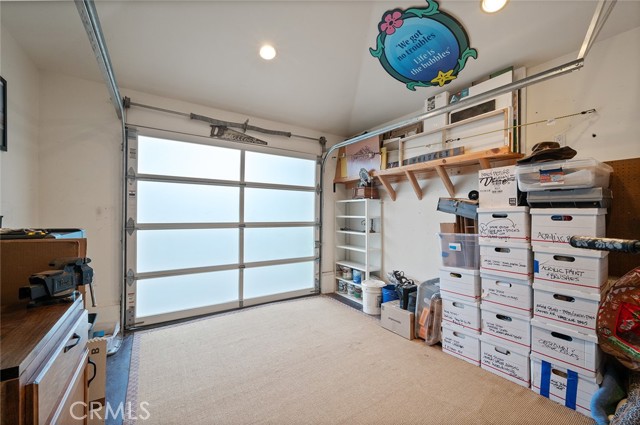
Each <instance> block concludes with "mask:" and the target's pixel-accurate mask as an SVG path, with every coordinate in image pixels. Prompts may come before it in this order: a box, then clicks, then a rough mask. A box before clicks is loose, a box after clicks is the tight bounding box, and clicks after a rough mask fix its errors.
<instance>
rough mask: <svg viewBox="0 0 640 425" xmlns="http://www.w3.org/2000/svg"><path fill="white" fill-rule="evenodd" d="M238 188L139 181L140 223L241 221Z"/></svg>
mask: <svg viewBox="0 0 640 425" xmlns="http://www.w3.org/2000/svg"><path fill="white" fill-rule="evenodd" d="M239 199H240V189H239V188H237V187H226V186H212V185H199V184H183V183H164V182H150V181H139V182H138V223H229V222H238V221H240V212H239V211H240V201H239Z"/></svg>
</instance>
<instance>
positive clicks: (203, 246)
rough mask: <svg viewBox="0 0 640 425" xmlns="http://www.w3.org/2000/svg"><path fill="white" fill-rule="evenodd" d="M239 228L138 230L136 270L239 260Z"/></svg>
mask: <svg viewBox="0 0 640 425" xmlns="http://www.w3.org/2000/svg"><path fill="white" fill-rule="evenodd" d="M238 238H239V230H238V229H179V230H140V231H138V273H144V272H152V271H161V270H176V269H189V268H195V267H207V266H220V265H223V264H236V263H238V262H239V258H238V257H239V248H238V244H239V242H238V240H239V239H238Z"/></svg>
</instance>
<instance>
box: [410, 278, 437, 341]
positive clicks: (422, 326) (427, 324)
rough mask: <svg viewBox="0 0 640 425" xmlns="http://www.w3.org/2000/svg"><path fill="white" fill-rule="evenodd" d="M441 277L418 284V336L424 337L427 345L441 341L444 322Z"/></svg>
mask: <svg viewBox="0 0 640 425" xmlns="http://www.w3.org/2000/svg"><path fill="white" fill-rule="evenodd" d="M439 282H440V279H431V280H427V281H426V282H422V283H421V284H420V285H418V292H417V296H416V315H415V320H416V324H415V332H416V335H415V336H416V338H421V339H424V340H425V342H426V343H427V345H433V344H436V343H438V342H440V339H441V332H440V326H441V324H442V299H441V298H440V286H439Z"/></svg>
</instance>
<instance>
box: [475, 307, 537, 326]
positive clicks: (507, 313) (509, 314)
mask: <svg viewBox="0 0 640 425" xmlns="http://www.w3.org/2000/svg"><path fill="white" fill-rule="evenodd" d="M480 310H481V311H488V312H490V313H493V314H501V315H503V316H507V317H513V318H514V319H517V320H524V321H526V322H529V321H530V320H531V317H529V316H528V315H524V314H517V313H513V312H511V311H505V310H503V309H501V308H500V307H495V306H492V305H487V304H482V303H481V304H480Z"/></svg>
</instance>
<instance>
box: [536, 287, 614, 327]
mask: <svg viewBox="0 0 640 425" xmlns="http://www.w3.org/2000/svg"><path fill="white" fill-rule="evenodd" d="M603 297H604V296H603V295H601V294H590V293H587V292H581V291H574V290H571V289H565V288H560V289H559V288H556V287H554V286H550V285H544V284H541V283H536V282H534V283H533V317H534V318H536V319H538V320H539V321H540V322H543V323H549V324H555V325H557V326H562V327H563V328H565V329H569V330H572V331H575V332H578V333H580V334H585V335H591V336H596V335H597V334H596V317H597V316H598V307H599V306H600V301H601V299H602V298H603Z"/></svg>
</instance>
